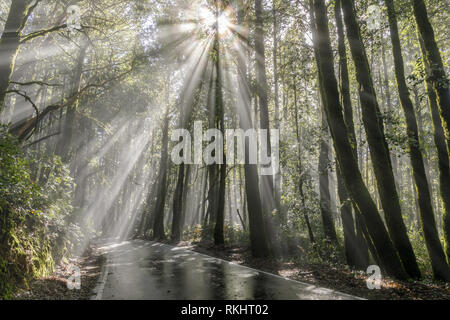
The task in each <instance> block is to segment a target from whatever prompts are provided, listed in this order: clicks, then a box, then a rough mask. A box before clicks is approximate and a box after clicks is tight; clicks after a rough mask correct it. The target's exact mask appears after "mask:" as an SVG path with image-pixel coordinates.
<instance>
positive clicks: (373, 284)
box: [366, 265, 383, 290]
mask: <svg viewBox="0 0 450 320" xmlns="http://www.w3.org/2000/svg"><path fill="white" fill-rule="evenodd" d="M367 275H370V276H369V278H367V280H366V283H367V288H368V289H369V290H381V281H382V279H383V278H382V275H381V268H380V267H379V266H375V265H374V266H369V267H368V268H367Z"/></svg>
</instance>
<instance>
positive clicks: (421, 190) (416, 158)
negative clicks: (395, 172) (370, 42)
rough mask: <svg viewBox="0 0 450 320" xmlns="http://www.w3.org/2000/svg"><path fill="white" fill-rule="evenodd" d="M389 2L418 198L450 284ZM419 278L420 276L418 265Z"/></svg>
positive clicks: (437, 271) (442, 275)
mask: <svg viewBox="0 0 450 320" xmlns="http://www.w3.org/2000/svg"><path fill="white" fill-rule="evenodd" d="M385 3H386V8H387V13H388V18H389V28H390V31H391V40H392V49H393V55H394V64H395V76H396V79H397V86H398V92H399V95H400V101H401V105H402V107H403V112H404V114H405V117H406V126H407V133H408V144H409V154H410V158H411V166H412V170H413V176H414V182H415V193H416V194H417V196H418V207H419V211H420V219H421V222H422V229H423V234H424V237H425V242H426V245H427V249H428V253H429V256H430V259H431V265H432V268H433V273H434V276H435V278H436V279H439V280H446V281H450V269H449V267H448V265H447V262H446V257H445V253H444V250H443V249H442V244H441V242H440V239H439V233H438V230H437V227H436V220H435V217H434V212H433V205H432V200H431V191H430V187H429V184H428V179H427V175H426V172H425V165H424V160H423V155H422V151H421V149H420V143H419V129H418V126H417V119H416V114H415V110H414V106H413V103H412V101H411V98H410V94H409V90H408V86H407V84H406V80H405V70H404V64H403V57H402V49H401V44H400V37H399V33H398V26H397V18H396V12H395V7H394V2H393V1H392V0H385ZM417 276H418V277H420V271H419V268H418V266H417Z"/></svg>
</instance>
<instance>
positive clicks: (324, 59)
mask: <svg viewBox="0 0 450 320" xmlns="http://www.w3.org/2000/svg"><path fill="white" fill-rule="evenodd" d="M311 2H313V3H314V14H315V20H314V25H315V29H316V30H317V39H316V41H315V43H314V46H315V47H316V50H317V53H318V59H317V66H318V70H319V80H320V82H321V84H322V88H323V90H321V91H322V95H323V101H324V105H325V110H326V113H327V118H328V123H329V126H330V129H331V134H332V137H333V140H334V145H335V149H336V155H337V159H338V162H339V167H340V168H341V172H342V175H343V178H344V181H345V185H346V187H347V190H348V191H349V193H350V196H351V197H352V199H353V201H354V202H355V203H356V205H357V206H358V207H359V209H360V211H361V213H362V214H363V215H364V220H365V224H366V225H367V227H368V231H369V232H370V236H371V238H372V240H373V242H374V244H375V246H376V249H377V252H378V255H379V257H380V259H381V262H382V264H383V266H384V268H385V269H386V272H387V273H388V274H389V275H390V276H393V277H396V278H399V279H406V278H407V275H406V273H405V271H404V269H403V267H402V264H401V261H400V259H399V257H398V256H397V253H396V251H395V248H394V246H393V244H392V242H391V240H390V238H389V234H388V232H387V231H386V229H385V227H384V224H383V221H382V220H381V217H380V216H379V213H378V210H377V207H376V205H375V203H374V202H373V200H372V198H371V197H370V194H369V191H368V190H367V188H366V186H365V185H364V182H363V179H362V177H361V173H360V171H359V169H358V162H357V159H356V158H355V156H354V151H353V149H352V146H351V143H350V141H351V139H350V136H349V134H348V130H347V127H346V124H345V121H344V117H343V114H342V106H341V104H340V102H339V91H338V85H337V81H336V77H335V73H334V58H333V51H332V49H331V40H330V34H329V29H328V18H327V10H326V6H325V3H324V1H323V0H312V1H311ZM311 9H312V8H311Z"/></svg>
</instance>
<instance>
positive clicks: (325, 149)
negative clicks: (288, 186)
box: [319, 111, 337, 242]
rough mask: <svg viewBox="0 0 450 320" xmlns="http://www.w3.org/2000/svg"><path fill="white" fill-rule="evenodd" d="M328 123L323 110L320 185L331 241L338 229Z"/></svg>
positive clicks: (322, 205)
mask: <svg viewBox="0 0 450 320" xmlns="http://www.w3.org/2000/svg"><path fill="white" fill-rule="evenodd" d="M328 135H329V133H328V125H327V119H326V114H325V111H323V112H322V135H321V136H322V137H321V143H320V156H319V185H320V188H319V189H320V212H321V216H322V223H323V231H324V235H325V238H326V239H327V240H329V241H333V242H337V234H336V229H335V227H334V221H333V216H332V212H331V194H330V176H329V171H330V170H329V164H330V153H329V150H330V146H329V144H328V141H327V140H328V139H329V138H328Z"/></svg>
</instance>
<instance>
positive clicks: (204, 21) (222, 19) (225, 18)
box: [198, 6, 232, 37]
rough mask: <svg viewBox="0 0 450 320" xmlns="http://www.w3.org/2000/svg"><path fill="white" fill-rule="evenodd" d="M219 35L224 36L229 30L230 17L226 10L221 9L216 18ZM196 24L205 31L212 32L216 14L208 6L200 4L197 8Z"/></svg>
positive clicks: (214, 26) (230, 24)
mask: <svg viewBox="0 0 450 320" xmlns="http://www.w3.org/2000/svg"><path fill="white" fill-rule="evenodd" d="M217 23H218V28H219V35H220V36H221V37H226V36H228V35H229V34H230V31H231V26H232V23H231V19H230V13H229V11H228V10H225V11H223V12H222V13H221V14H220V16H219V18H218V21H217ZM198 24H199V25H200V27H201V28H202V29H203V30H205V31H207V32H214V30H215V28H216V15H215V13H214V12H213V11H212V10H210V9H209V8H208V7H205V6H202V7H200V8H199V10H198Z"/></svg>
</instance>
